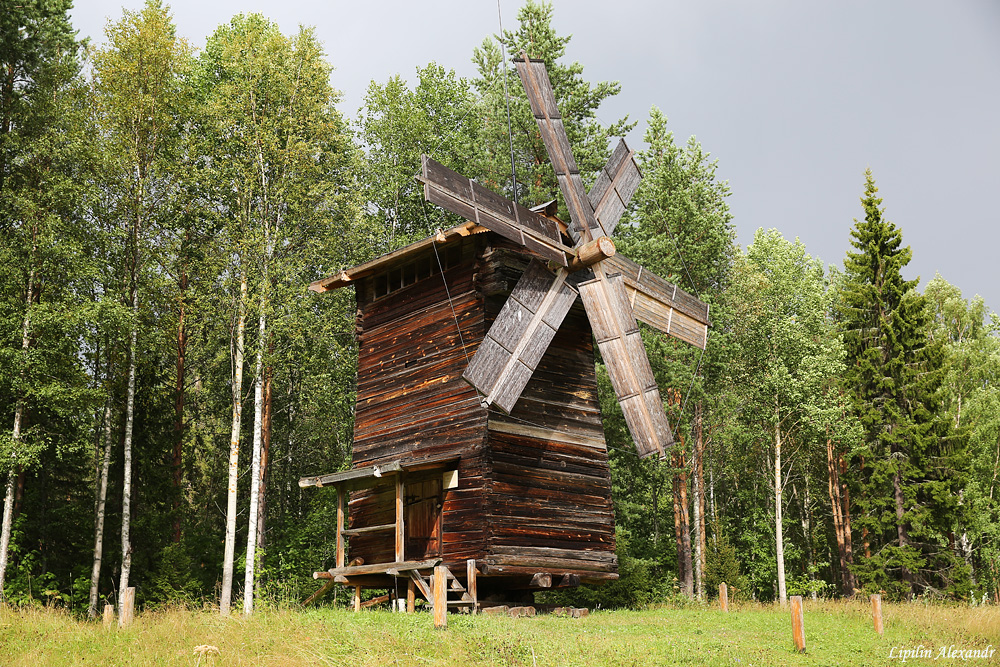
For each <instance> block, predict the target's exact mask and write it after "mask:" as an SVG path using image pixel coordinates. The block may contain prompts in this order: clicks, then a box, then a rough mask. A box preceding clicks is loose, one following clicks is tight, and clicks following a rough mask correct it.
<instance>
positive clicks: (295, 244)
mask: <svg viewBox="0 0 1000 667" xmlns="http://www.w3.org/2000/svg"><path fill="white" fill-rule="evenodd" d="M200 67H201V70H202V73H203V77H204V81H205V85H206V86H207V89H206V96H207V97H206V99H207V102H206V107H207V114H208V119H209V120H208V122H209V123H210V130H211V133H212V134H213V136H214V137H215V138H214V139H213V142H212V145H211V150H212V151H213V154H212V158H213V160H214V161H216V162H218V163H219V164H220V167H219V168H218V169H217V170H216V172H215V173H216V179H217V180H216V189H215V192H216V194H217V196H218V197H219V202H220V204H219V206H220V208H221V209H222V210H224V211H226V215H227V216H228V218H229V220H230V229H231V234H232V236H233V239H234V240H236V239H239V243H240V245H239V247H238V252H234V253H233V256H234V257H239V260H240V262H241V267H240V274H241V276H243V277H244V278H245V279H248V280H249V285H248V289H249V293H250V294H251V299H250V302H251V303H252V304H253V306H254V309H255V314H256V318H257V327H256V333H255V336H254V340H253V347H254V373H253V396H254V422H253V431H252V432H253V444H252V452H251V469H250V485H249V489H250V501H249V512H248V529H247V551H246V554H247V555H246V569H245V572H244V587H243V594H244V599H243V610H244V613H246V614H249V613H252V611H253V604H254V590H255V584H256V576H257V565H258V557H259V554H258V553H257V545H258V539H259V538H258V526H259V525H261V523H262V521H261V518H260V508H261V506H262V504H263V503H262V501H261V496H260V494H261V492H262V491H264V490H266V487H265V486H264V485H262V484H261V481H262V479H263V478H264V471H263V469H262V447H263V443H264V440H265V437H266V434H265V433H264V429H265V405H264V404H265V400H264V398H265V397H264V394H265V371H267V369H268V368H269V367H270V366H271V365H272V363H273V362H272V361H271V360H269V359H268V351H269V349H270V345H269V341H270V340H271V339H272V338H273V336H274V335H275V333H276V330H275V327H276V326H277V327H279V330H280V327H281V326H287V324H284V325H283V324H282V323H281V322H280V321H272V313H274V312H275V309H276V305H275V304H276V302H278V303H285V301H286V299H287V300H290V301H294V300H297V299H301V298H302V296H301V292H300V293H299V294H295V293H294V291H293V290H295V289H296V287H297V288H298V289H300V290H302V291H303V292H304V289H305V287H306V285H305V284H302V283H301V282H300V281H301V278H300V277H298V276H301V275H302V268H303V267H308V266H311V265H312V266H315V264H316V262H317V260H318V259H320V257H318V256H317V255H316V253H317V252H322V253H324V254H327V255H329V254H330V253H331V251H333V253H334V254H336V250H335V249H336V248H343V247H345V246H347V245H349V244H350V242H351V240H352V239H353V235H352V234H350V233H346V234H343V235H342V238H341V239H338V240H336V241H334V237H335V236H336V234H337V231H336V230H337V221H338V220H339V221H341V222H354V221H356V220H357V214H358V208H357V203H356V201H357V200H356V199H355V198H354V196H353V195H349V194H347V191H346V190H345V185H346V184H348V183H351V182H353V176H352V175H351V174H350V173H349V172H348V168H349V167H350V166H353V165H356V162H354V159H355V158H354V151H353V148H352V147H351V144H350V142H349V141H348V139H347V136H346V133H345V127H344V125H343V123H342V121H341V119H340V116H339V114H338V113H337V112H336V110H335V109H334V106H333V105H334V103H335V101H336V99H337V98H336V95H335V93H334V91H333V89H332V88H331V87H330V84H329V78H330V66H329V65H328V64H327V63H326V62H325V61H324V60H323V53H322V49H321V47H320V45H319V43H318V41H317V40H316V38H315V35H314V34H313V32H312V31H311V30H308V29H301V30H300V31H299V32H298V33H297V34H296V35H294V36H293V37H286V36H284V35H282V34H281V32H280V31H279V30H278V27H277V26H276V25H275V24H273V23H271V22H270V21H267V20H266V19H264V18H263V17H261V16H259V15H249V16H242V15H241V16H237V17H235V18H234V19H233V20H232V21H231V22H230V23H229V24H227V25H224V26H221V27H220V28H219V29H218V30H217V31H216V32H215V34H214V35H213V36H212V38H211V39H210V40H209V42H208V44H207V46H206V49H205V53H204V54H203V56H202V58H201V64H200ZM223 165H224V166H223ZM342 231H345V232H346V231H347V230H346V229H344V230H342ZM243 293H244V287H242V286H241V294H243ZM279 299H280V301H279ZM241 303H244V301H243V299H242V297H241ZM237 348H238V349H242V348H241V347H240V346H239V345H238V346H237ZM234 383H235V380H234ZM236 400H237V392H235V391H234V420H233V442H234V447H233V454H231V466H232V468H231V473H232V470H233V469H235V468H237V467H238V463H237V461H236V456H237V453H238V441H237V438H238V431H239V427H238V424H237V417H236V414H237V409H236V407H235V401H236ZM235 493H236V486H235V484H234V483H233V478H231V486H230V499H229V500H230V503H229V508H230V509H231V513H230V514H229V516H227V531H226V545H227V548H226V553H225V555H224V558H225V560H224V564H223V568H224V572H227V571H231V569H232V565H231V560H232V554H231V552H230V547H229V545H230V540H231V539H235V527H234V526H235V524H234V523H233V522H234V521H235ZM222 594H223V598H222V604H221V606H222V613H223V614H226V613H228V602H229V600H228V599H227V596H231V576H229V577H227V576H225V575H224V577H223V592H222Z"/></svg>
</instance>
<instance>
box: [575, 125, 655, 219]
mask: <svg viewBox="0 0 1000 667" xmlns="http://www.w3.org/2000/svg"><path fill="white" fill-rule="evenodd" d="M641 180H642V174H640V173H639V165H638V164H636V161H635V155H634V154H633V153H632V151H631V150H629V147H628V145H627V144H626V143H625V140H624V139H622V140H620V141H619V142H618V146H617V147H615V150H614V152H613V153H612V154H611V158H610V159H609V160H608V163H607V164H606V165H604V169H602V170H601V173H600V174H598V176H597V182H596V183H594V187H592V188H590V192H589V193H587V197H588V199H590V205H591V206H593V207H594V215H595V216H596V217H597V220H598V221H599V222H600V223H601V227H603V228H604V232H605V234H607V235H609V236H610V235H611V233H612V232H614V231H615V227H617V226H618V221H619V220H621V217H622V214H623V213H625V209H626V208H628V203H629V201H631V200H632V195H634V194H635V191H636V190H637V189H638V188H639V181H641Z"/></svg>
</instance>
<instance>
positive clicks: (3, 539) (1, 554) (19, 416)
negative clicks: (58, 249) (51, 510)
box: [0, 243, 35, 602]
mask: <svg viewBox="0 0 1000 667" xmlns="http://www.w3.org/2000/svg"><path fill="white" fill-rule="evenodd" d="M34 250H35V247H34V243H32V257H34ZM34 294H35V269H34V267H32V269H31V271H30V272H29V274H28V294H27V296H26V297H25V299H24V322H23V323H22V325H21V355H22V357H23V356H26V355H27V352H28V348H29V347H31V301H32V298H33V297H34ZM21 378H22V379H24V368H23V367H22V369H21ZM23 422H24V399H23V398H20V397H19V398H18V400H17V402H16V403H15V406H14V429H13V431H12V432H11V445H12V449H11V452H10V470H9V471H8V472H7V489H6V492H5V493H4V497H3V525H2V527H0V602H3V601H4V599H5V598H4V593H3V590H4V589H3V587H4V581H5V579H6V576H7V555H8V553H9V550H10V529H11V524H12V523H13V522H14V479H15V477H17V445H18V443H19V442H20V440H21V425H22V424H23Z"/></svg>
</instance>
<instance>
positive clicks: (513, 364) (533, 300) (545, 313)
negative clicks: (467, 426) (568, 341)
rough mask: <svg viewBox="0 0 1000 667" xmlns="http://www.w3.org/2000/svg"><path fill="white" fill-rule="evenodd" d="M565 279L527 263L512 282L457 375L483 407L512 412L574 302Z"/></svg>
mask: <svg viewBox="0 0 1000 667" xmlns="http://www.w3.org/2000/svg"><path fill="white" fill-rule="evenodd" d="M568 275H569V272H568V271H567V270H566V269H559V270H557V271H556V274H555V276H553V275H552V273H551V272H549V271H548V269H546V268H545V267H544V266H543V265H542V263H541V262H539V261H537V260H532V261H531V262H530V263H529V264H528V268H527V269H526V270H525V272H524V274H523V275H522V276H521V278H520V280H518V281H517V285H515V286H514V290H513V291H512V292H511V294H510V297H509V298H508V299H507V301H506V303H504V305H503V308H501V309H500V313H499V314H498V315H497V318H496V320H495V321H494V322H493V325H492V326H491V327H490V330H489V331H488V332H486V337H485V338H484V339H483V342H482V343H481V344H480V346H479V349H478V350H477V351H476V354H475V355H474V356H473V357H472V361H471V362H470V363H469V367H468V368H467V369H466V370H465V373H463V374H462V377H463V378H464V379H465V381H466V382H468V383H469V384H471V385H472V386H474V387H475V388H476V389H478V390H479V392H480V393H482V394H483V395H484V396H485V399H484V402H485V403H486V404H488V405H496V406H497V407H498V408H500V409H501V410H503V411H504V412H507V413H509V412H510V411H511V410H512V409H513V407H514V404H515V403H516V402H517V399H518V398H519V397H520V396H521V392H522V391H523V390H524V387H525V385H526V384H528V380H529V379H530V378H531V373H532V372H533V371H534V370H535V368H536V367H537V366H538V362H539V361H541V358H542V356H544V354H545V351H546V350H547V349H548V347H549V343H551V342H552V338H553V337H554V336H555V334H556V331H557V330H558V329H559V325H560V324H562V321H563V319H564V318H565V317H566V313H568V312H569V309H570V308H571V307H572V306H573V302H574V301H575V300H576V290H574V289H573V288H572V287H571V286H570V285H569V284H567V283H566V277H567V276H568Z"/></svg>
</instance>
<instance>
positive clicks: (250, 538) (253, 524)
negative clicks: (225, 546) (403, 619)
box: [243, 265, 267, 616]
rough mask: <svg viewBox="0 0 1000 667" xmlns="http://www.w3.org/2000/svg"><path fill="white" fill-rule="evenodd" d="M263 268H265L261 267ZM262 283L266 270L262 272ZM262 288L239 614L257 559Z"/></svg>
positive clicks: (248, 609)
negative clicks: (247, 514)
mask: <svg viewBox="0 0 1000 667" xmlns="http://www.w3.org/2000/svg"><path fill="white" fill-rule="evenodd" d="M265 267H266V265H265ZM264 276H265V280H266V278H267V269H266V268H265V270H264ZM266 293H267V288H266V285H264V286H262V288H261V297H260V319H259V320H258V322H259V324H258V340H257V362H256V367H255V368H254V387H253V455H252V456H253V463H252V465H251V471H250V517H249V521H248V524H249V528H248V529H247V558H246V570H245V572H244V578H243V613H244V614H245V615H247V616H249V615H250V614H252V613H253V594H254V572H255V568H256V562H257V561H256V559H257V512H258V510H259V508H260V483H259V480H260V450H261V442H262V440H263V429H262V425H263V422H264V349H265V348H264V339H265V338H266V337H267V315H266V312H265V307H266V305H267V302H266V296H265V295H266Z"/></svg>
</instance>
